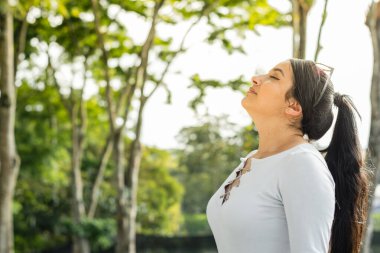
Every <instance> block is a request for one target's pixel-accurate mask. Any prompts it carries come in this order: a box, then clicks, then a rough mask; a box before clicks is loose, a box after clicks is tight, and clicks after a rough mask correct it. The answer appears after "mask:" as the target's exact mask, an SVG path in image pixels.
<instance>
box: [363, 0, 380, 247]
mask: <svg viewBox="0 0 380 253" xmlns="http://www.w3.org/2000/svg"><path fill="white" fill-rule="evenodd" d="M366 25H367V26H368V28H369V30H370V33H371V38H372V46H373V72H372V84H371V128H370V134H369V142H368V150H367V156H366V157H367V159H369V161H371V162H370V163H371V164H373V165H374V174H373V177H372V186H373V188H372V189H371V191H370V195H369V196H370V197H369V210H368V216H367V221H368V222H367V229H366V234H365V238H364V244H363V245H362V252H365V253H369V252H371V250H370V247H371V239H372V234H373V221H372V219H371V212H372V203H373V197H372V196H374V190H375V188H376V185H377V183H378V182H379V176H380V175H379V170H378V168H379V167H380V159H379V155H380V55H379V49H380V3H373V4H372V5H371V7H370V10H369V12H368V15H367V20H366Z"/></svg>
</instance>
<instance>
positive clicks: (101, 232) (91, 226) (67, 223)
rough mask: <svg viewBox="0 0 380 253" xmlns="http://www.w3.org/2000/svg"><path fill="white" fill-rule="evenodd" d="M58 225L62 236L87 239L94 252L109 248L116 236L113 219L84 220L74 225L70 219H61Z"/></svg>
mask: <svg viewBox="0 0 380 253" xmlns="http://www.w3.org/2000/svg"><path fill="white" fill-rule="evenodd" d="M59 224H60V229H61V233H62V234H65V235H67V236H72V235H77V236H79V237H82V238H88V240H89V241H90V242H91V248H92V249H93V250H94V251H95V252H100V251H101V250H105V249H108V248H110V247H111V246H112V245H113V243H114V238H115V236H116V222H115V219H113V218H105V219H102V218H100V219H84V220H83V221H82V222H81V223H80V224H76V223H73V221H72V219H71V218H70V217H62V218H61V220H60V221H59Z"/></svg>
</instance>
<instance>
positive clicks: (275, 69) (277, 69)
mask: <svg viewBox="0 0 380 253" xmlns="http://www.w3.org/2000/svg"><path fill="white" fill-rule="evenodd" d="M273 70H274V71H279V72H281V74H282V76H283V77H285V74H284V71H282V69H280V68H274V69H273Z"/></svg>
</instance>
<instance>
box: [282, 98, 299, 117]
mask: <svg viewBox="0 0 380 253" xmlns="http://www.w3.org/2000/svg"><path fill="white" fill-rule="evenodd" d="M285 113H286V114H287V115H289V116H291V117H295V118H298V117H301V116H302V107H301V105H300V103H299V102H298V101H297V100H295V99H294V98H291V99H290V100H289V104H288V106H287V107H286V109H285Z"/></svg>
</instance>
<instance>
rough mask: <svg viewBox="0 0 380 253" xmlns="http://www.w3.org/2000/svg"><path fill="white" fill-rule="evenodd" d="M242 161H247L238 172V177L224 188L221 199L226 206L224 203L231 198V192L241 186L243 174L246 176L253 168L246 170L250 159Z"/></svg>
mask: <svg viewBox="0 0 380 253" xmlns="http://www.w3.org/2000/svg"><path fill="white" fill-rule="evenodd" d="M240 159H241V160H242V161H243V160H245V162H244V165H243V167H242V168H240V169H239V170H237V171H236V177H235V178H234V179H233V180H231V181H229V182H228V183H227V184H226V185H225V186H224V194H223V195H221V196H220V198H223V201H222V205H223V204H224V202H226V201H227V200H228V199H229V197H230V192H231V190H232V188H233V187H234V186H236V187H239V185H240V178H241V176H242V175H243V174H245V173H246V172H249V171H251V168H245V166H246V164H247V162H248V158H240Z"/></svg>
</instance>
